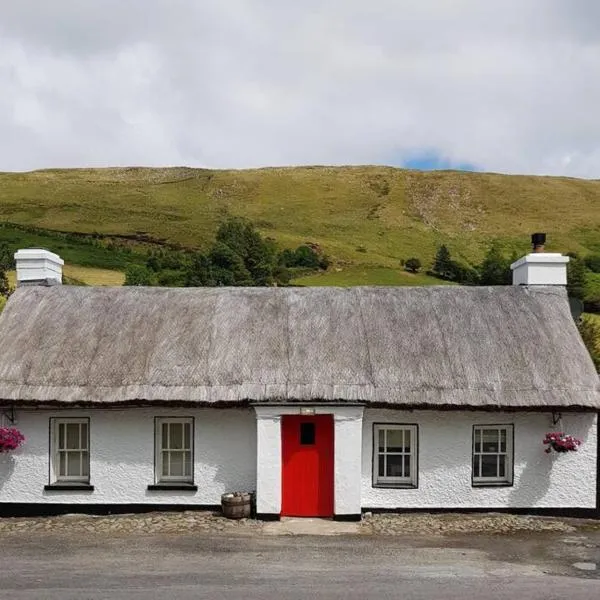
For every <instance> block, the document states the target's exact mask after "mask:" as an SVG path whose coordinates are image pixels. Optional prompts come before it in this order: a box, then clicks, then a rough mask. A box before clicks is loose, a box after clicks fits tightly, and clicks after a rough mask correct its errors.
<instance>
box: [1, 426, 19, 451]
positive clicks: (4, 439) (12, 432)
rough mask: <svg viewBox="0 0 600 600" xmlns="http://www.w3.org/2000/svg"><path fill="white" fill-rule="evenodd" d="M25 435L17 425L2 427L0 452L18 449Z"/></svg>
mask: <svg viewBox="0 0 600 600" xmlns="http://www.w3.org/2000/svg"><path fill="white" fill-rule="evenodd" d="M24 441H25V436H24V435H23V434H22V433H21V432H20V431H19V430H18V429H17V428H16V427H0V452H10V451H11V450H16V449H17V448H18V447H19V446H20V445H21V444H22V443H23V442H24Z"/></svg>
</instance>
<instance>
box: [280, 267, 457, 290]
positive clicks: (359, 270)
mask: <svg viewBox="0 0 600 600" xmlns="http://www.w3.org/2000/svg"><path fill="white" fill-rule="evenodd" d="M292 284H294V285H303V286H326V285H334V286H340V287H350V286H354V285H451V284H450V283H449V282H446V281H442V280H440V279H436V278H435V277H429V276H428V275H423V274H421V273H419V274H416V275H413V274H412V273H407V272H406V271H403V270H402V269H401V268H398V269H391V268H389V267H377V266H369V265H364V266H353V267H347V268H340V267H337V268H334V269H332V270H330V271H327V272H325V273H317V274H314V275H309V276H305V277H299V278H297V279H294V280H293V281H292Z"/></svg>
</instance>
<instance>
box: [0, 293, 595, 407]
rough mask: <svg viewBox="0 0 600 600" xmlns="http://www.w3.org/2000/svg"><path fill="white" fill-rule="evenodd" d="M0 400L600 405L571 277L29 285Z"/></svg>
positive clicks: (7, 334)
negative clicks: (569, 294)
mask: <svg viewBox="0 0 600 600" xmlns="http://www.w3.org/2000/svg"><path fill="white" fill-rule="evenodd" d="M0 340H2V344H1V349H0V401H3V402H7V401H18V402H19V403H25V402H32V403H40V402H41V403H45V402H48V403H52V402H57V403H65V404H73V403H99V404H116V403H128V402H129V403H136V402H137V403H144V402H169V403H170V402H173V403H176V402H182V403H187V402H190V403H196V404H218V403H224V404H226V403H243V402H252V401H254V402H292V401H301V402H312V401H314V402H323V401H325V402H365V403H367V404H374V405H382V406H383V405H393V406H415V407H416V406H420V407H437V406H455V407H458V406H468V407H481V408H483V407H513V408H517V407H537V408H541V407H549V408H559V407H586V408H596V409H598V408H600V391H599V390H600V387H599V380H598V376H597V374H596V372H595V370H594V367H593V365H592V361H591V359H590V357H589V355H588V353H587V351H586V349H585V347H584V345H583V343H582V341H581V339H580V337H579V334H578V332H577V329H576V327H575V324H574V322H573V319H572V317H571V315H570V312H569V306H568V302H567V298H566V294H565V292H564V290H562V289H555V288H544V287H540V288H537V289H534V288H524V287H510V286H509V287H469V288H465V287H418V288H391V287H380V288H375V287H362V288H360V287H357V288H348V289H340V288H201V289H168V288H135V287H123V288H86V287H70V286H54V287H41V286H40V287H35V286H32V287H21V288H19V289H18V290H17V291H16V292H15V293H14V294H13V296H12V297H11V298H10V300H9V302H8V304H7V307H6V308H5V310H4V313H3V314H2V316H1V317H0Z"/></svg>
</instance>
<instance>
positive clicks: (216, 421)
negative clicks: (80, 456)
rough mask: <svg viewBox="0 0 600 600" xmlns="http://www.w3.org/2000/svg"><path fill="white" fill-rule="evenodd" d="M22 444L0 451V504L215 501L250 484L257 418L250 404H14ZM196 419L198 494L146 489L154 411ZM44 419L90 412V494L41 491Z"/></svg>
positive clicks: (45, 474) (150, 475)
mask: <svg viewBox="0 0 600 600" xmlns="http://www.w3.org/2000/svg"><path fill="white" fill-rule="evenodd" d="M16 415H17V423H16V427H18V429H19V430H20V431H21V432H22V433H23V434H24V435H25V437H26V438H27V439H26V442H25V444H24V445H23V446H22V447H21V448H19V449H18V450H17V451H15V452H13V453H10V454H0V502H19V503H20V502H36V503H39V502H52V503H77V504H96V503H97V504H113V503H116V504H129V503H134V504H152V503H155V504H168V503H173V504H175V503H176V504H220V503H221V494H222V493H225V492H230V491H236V490H243V491H253V490H254V489H255V485H256V422H255V416H254V411H252V410H251V409H230V410H222V409H220V410H219V409H190V410H187V409H168V408H166V409H165V408H156V409H146V408H143V409H142V408H135V409H126V410H61V411H50V410H39V411H24V410H17V411H16ZM167 416H169V417H173V416H185V417H194V431H195V435H194V445H195V448H194V483H195V484H196V485H197V486H198V491H197V492H180V491H148V489H147V487H148V485H149V484H153V483H154V417H167ZM50 417H89V418H90V449H91V453H90V476H91V477H90V483H91V484H92V485H93V486H94V488H95V489H94V491H93V492H66V491H64V492H63V491H46V492H45V491H44V485H46V484H48V483H50V482H49V480H48V467H49V419H50Z"/></svg>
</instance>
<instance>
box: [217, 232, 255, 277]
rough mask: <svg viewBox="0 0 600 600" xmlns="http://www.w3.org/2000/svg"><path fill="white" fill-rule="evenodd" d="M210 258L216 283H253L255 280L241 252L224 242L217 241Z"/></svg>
mask: <svg viewBox="0 0 600 600" xmlns="http://www.w3.org/2000/svg"><path fill="white" fill-rule="evenodd" d="M208 258H209V260H210V263H211V268H212V275H213V277H214V281H215V285H253V283H254V281H253V280H252V276H251V275H250V272H249V271H248V269H246V266H245V265H244V261H243V260H242V258H241V257H240V255H239V254H237V253H236V252H234V250H233V249H232V248H230V247H229V246H227V245H225V244H224V243H222V242H217V243H216V244H215V245H214V246H213V248H212V250H211V251H210V254H209V255H208Z"/></svg>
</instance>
